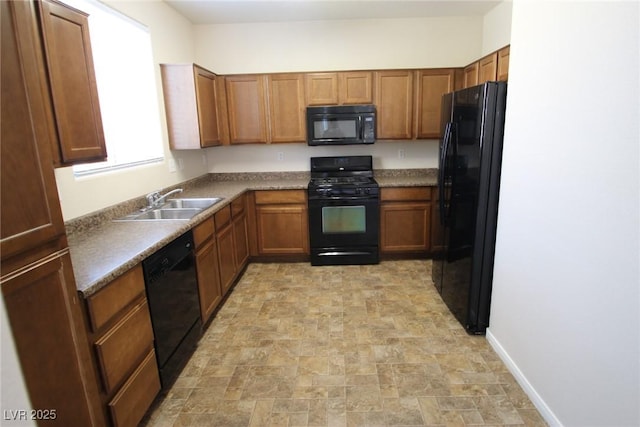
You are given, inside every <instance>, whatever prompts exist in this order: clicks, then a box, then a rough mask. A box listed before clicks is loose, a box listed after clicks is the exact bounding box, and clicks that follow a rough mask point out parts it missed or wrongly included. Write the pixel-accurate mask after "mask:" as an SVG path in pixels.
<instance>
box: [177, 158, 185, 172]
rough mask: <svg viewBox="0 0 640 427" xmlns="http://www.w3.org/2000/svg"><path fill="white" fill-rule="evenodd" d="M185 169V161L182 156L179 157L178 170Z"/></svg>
mask: <svg viewBox="0 0 640 427" xmlns="http://www.w3.org/2000/svg"><path fill="white" fill-rule="evenodd" d="M182 169H184V162H183V161H182V159H181V158H180V157H178V170H182Z"/></svg>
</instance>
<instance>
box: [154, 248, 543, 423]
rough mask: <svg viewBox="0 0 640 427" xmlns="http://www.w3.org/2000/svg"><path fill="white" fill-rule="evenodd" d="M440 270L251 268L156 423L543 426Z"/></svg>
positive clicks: (158, 408)
mask: <svg viewBox="0 0 640 427" xmlns="http://www.w3.org/2000/svg"><path fill="white" fill-rule="evenodd" d="M430 277H431V262H430V261H425V260H418V261H393V262H383V263H381V264H379V265H374V266H344V267H342V266H339V267H311V266H310V265H309V264H307V263H294V264H251V265H249V267H248V268H247V270H246V272H245V274H244V276H243V277H242V279H241V280H240V281H239V283H238V284H237V286H236V287H235V289H234V290H233V292H232V293H231V295H230V297H229V298H228V300H227V301H226V303H225V304H224V306H223V307H222V308H221V310H220V311H219V312H218V314H217V316H216V317H215V319H214V320H213V321H212V323H211V324H210V325H209V327H208V329H207V331H206V332H205V334H204V336H203V338H202V340H201V341H200V344H199V346H198V349H197V350H196V352H195V353H194V355H193V357H192V358H191V360H190V361H189V363H188V364H187V366H186V367H185V369H184V371H183V372H182V373H181V375H180V377H179V378H178V379H177V381H176V383H175V384H174V385H173V387H172V388H171V389H170V390H168V391H167V392H166V393H163V395H162V396H161V397H160V398H159V399H158V401H157V402H156V404H155V405H154V407H153V408H152V410H151V412H150V414H149V415H148V416H147V419H146V420H145V421H144V424H145V425H147V426H222V427H233V426H261V427H262V426H424V425H428V426H431V425H465V424H469V425H535V426H538V425H540V426H542V425H546V424H545V423H544V421H543V419H542V418H541V417H540V415H539V414H538V412H537V411H536V409H535V407H534V406H533V405H532V403H531V402H530V401H529V399H528V398H527V396H526V395H525V394H524V392H523V391H522V390H521V388H520V387H519V386H518V384H517V383H516V381H515V380H514V378H513V377H512V376H511V374H510V373H509V372H508V371H507V369H506V368H505V366H504V365H503V363H502V362H501V361H500V359H499V358H498V357H497V356H496V354H495V353H494V352H493V350H492V349H491V347H490V346H489V344H488V343H487V341H486V339H485V338H484V337H481V336H480V337H478V336H469V335H467V334H466V333H465V331H464V330H463V328H462V327H461V326H460V324H459V323H458V322H457V321H456V320H455V318H454V317H453V316H452V315H451V314H450V313H449V312H448V309H447V307H446V306H445V305H444V303H443V302H442V300H441V299H440V297H439V295H438V293H437V292H436V290H435V288H434V287H433V285H432V283H431V279H430Z"/></svg>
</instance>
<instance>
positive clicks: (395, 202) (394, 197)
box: [380, 187, 431, 255]
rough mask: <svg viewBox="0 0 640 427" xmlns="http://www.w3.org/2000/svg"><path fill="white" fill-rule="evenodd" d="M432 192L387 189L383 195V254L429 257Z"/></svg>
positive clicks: (418, 189) (384, 189)
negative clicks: (412, 254)
mask: <svg viewBox="0 0 640 427" xmlns="http://www.w3.org/2000/svg"><path fill="white" fill-rule="evenodd" d="M430 199H431V189H430V188H429V187H404V188H383V189H381V191H380V200H381V204H380V252H381V253H382V254H383V255H384V254H411V253H420V254H425V255H426V254H427V253H428V252H429V250H430V248H431V234H430V229H431V203H430Z"/></svg>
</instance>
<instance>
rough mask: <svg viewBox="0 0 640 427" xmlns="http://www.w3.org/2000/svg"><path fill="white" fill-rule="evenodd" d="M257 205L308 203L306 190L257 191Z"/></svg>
mask: <svg viewBox="0 0 640 427" xmlns="http://www.w3.org/2000/svg"><path fill="white" fill-rule="evenodd" d="M255 196H256V204H257V205H265V204H276V203H307V197H306V193H305V190H268V191H256V193H255Z"/></svg>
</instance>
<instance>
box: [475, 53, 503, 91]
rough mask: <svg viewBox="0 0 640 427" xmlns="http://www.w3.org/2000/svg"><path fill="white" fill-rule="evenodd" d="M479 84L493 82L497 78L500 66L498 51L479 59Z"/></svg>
mask: <svg viewBox="0 0 640 427" xmlns="http://www.w3.org/2000/svg"><path fill="white" fill-rule="evenodd" d="M479 67H480V68H479V70H478V84H481V83H484V82H492V81H495V80H496V71H497V68H498V53H497V52H494V53H492V54H491V55H487V56H485V57H484V58H482V59H481V60H480V61H479Z"/></svg>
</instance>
